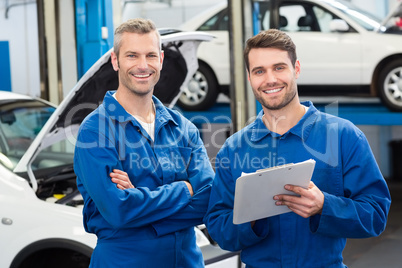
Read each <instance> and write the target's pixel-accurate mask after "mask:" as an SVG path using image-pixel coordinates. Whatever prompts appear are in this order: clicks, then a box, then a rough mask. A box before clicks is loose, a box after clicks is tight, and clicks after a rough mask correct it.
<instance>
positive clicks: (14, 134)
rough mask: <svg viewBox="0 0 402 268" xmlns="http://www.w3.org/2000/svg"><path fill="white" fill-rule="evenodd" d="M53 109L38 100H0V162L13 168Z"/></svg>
mask: <svg viewBox="0 0 402 268" xmlns="http://www.w3.org/2000/svg"><path fill="white" fill-rule="evenodd" d="M54 111H55V108H54V107H52V106H50V105H48V104H46V103H44V102H41V101H38V100H3V101H0V163H1V164H3V165H4V166H5V167H7V168H8V169H13V168H14V167H15V165H16V164H17V163H18V161H19V160H20V159H21V157H22V156H23V155H24V153H25V151H26V150H27V149H28V147H29V146H30V145H31V143H32V141H33V140H34V139H35V137H36V136H37V135H38V133H39V131H40V130H41V129H42V127H43V126H44V124H45V123H46V121H47V120H48V119H49V117H50V116H51V115H52V113H53V112H54Z"/></svg>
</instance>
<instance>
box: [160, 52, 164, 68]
mask: <svg viewBox="0 0 402 268" xmlns="http://www.w3.org/2000/svg"><path fill="white" fill-rule="evenodd" d="M164 58H165V52H164V51H163V50H161V68H160V70H162V66H163V59H164Z"/></svg>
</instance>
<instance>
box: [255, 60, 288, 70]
mask: <svg viewBox="0 0 402 268" xmlns="http://www.w3.org/2000/svg"><path fill="white" fill-rule="evenodd" d="M272 66H273V67H278V66H288V64H287V63H285V62H278V63H275V64H273V65H272ZM261 69H265V68H264V67H262V66H257V67H254V68H253V69H252V70H251V71H252V72H254V71H258V70H261Z"/></svg>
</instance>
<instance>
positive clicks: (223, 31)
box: [197, 8, 230, 85]
mask: <svg viewBox="0 0 402 268" xmlns="http://www.w3.org/2000/svg"><path fill="white" fill-rule="evenodd" d="M197 30H198V31H206V32H208V33H209V34H212V35H213V36H214V37H215V38H214V39H213V40H211V41H209V42H208V43H201V44H200V46H199V47H198V58H199V59H201V60H203V61H205V62H206V63H208V65H209V66H211V68H212V69H213V71H214V73H215V74H218V75H217V77H216V78H217V79H218V84H220V85H229V84H230V60H229V57H230V55H229V52H230V51H229V49H228V48H229V17H228V9H227V8H225V9H223V10H222V11H220V12H219V13H217V14H215V15H213V16H212V17H211V18H210V19H209V20H207V21H206V22H205V23H203V24H202V25H201V26H200V27H199V28H198V29H197ZM211 63H213V64H211Z"/></svg>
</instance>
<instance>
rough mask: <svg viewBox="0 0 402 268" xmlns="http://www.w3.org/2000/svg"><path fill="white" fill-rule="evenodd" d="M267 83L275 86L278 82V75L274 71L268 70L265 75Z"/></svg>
mask: <svg viewBox="0 0 402 268" xmlns="http://www.w3.org/2000/svg"><path fill="white" fill-rule="evenodd" d="M265 82H266V83H267V84H275V83H276V82H277V79H276V75H275V73H274V72H273V71H272V70H267V72H266V73H265Z"/></svg>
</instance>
